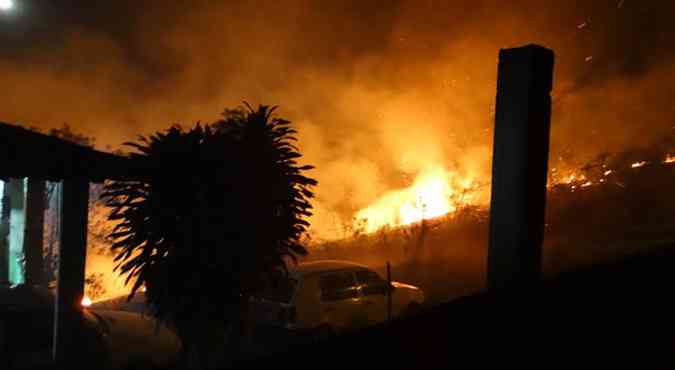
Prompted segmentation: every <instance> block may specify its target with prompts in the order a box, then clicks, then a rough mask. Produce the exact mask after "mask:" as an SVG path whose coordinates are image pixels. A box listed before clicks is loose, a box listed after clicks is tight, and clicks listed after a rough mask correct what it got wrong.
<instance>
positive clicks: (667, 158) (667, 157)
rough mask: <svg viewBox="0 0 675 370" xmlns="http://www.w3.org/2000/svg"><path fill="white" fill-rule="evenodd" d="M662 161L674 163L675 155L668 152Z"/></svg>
mask: <svg viewBox="0 0 675 370" xmlns="http://www.w3.org/2000/svg"><path fill="white" fill-rule="evenodd" d="M663 163H666V164H668V163H675V155H670V154H668V155H667V156H666V160H665V161H663Z"/></svg>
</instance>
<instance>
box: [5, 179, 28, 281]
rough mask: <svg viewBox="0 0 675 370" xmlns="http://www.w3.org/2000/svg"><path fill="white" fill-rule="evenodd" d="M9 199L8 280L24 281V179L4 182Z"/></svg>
mask: <svg viewBox="0 0 675 370" xmlns="http://www.w3.org/2000/svg"><path fill="white" fill-rule="evenodd" d="M5 191H6V193H5V194H7V196H8V200H9V213H10V215H9V235H8V241H9V256H8V257H9V282H10V283H11V284H21V283H23V282H24V265H23V262H24V254H23V235H24V228H25V227H26V226H25V225H26V179H21V178H17V179H11V180H9V181H8V182H7V183H6V184H5Z"/></svg>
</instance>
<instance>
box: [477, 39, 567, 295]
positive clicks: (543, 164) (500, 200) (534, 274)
mask: <svg viewBox="0 0 675 370" xmlns="http://www.w3.org/2000/svg"><path fill="white" fill-rule="evenodd" d="M553 62H554V55H553V52H552V51H551V50H549V49H546V48H543V47H540V46H536V45H527V46H524V47H520V48H514V49H505V50H501V51H500V53H499V72H498V73H499V75H498V82H497V106H496V114H495V130H494V152H493V163H492V202H491V209H490V239H489V246H488V271H487V280H488V289H490V290H500V289H504V288H527V287H530V286H533V285H535V284H536V283H537V282H538V281H539V279H540V276H541V249H542V243H543V235H544V210H545V207H546V174H547V171H548V153H549V136H550V122H551V96H550V92H551V87H552V81H553Z"/></svg>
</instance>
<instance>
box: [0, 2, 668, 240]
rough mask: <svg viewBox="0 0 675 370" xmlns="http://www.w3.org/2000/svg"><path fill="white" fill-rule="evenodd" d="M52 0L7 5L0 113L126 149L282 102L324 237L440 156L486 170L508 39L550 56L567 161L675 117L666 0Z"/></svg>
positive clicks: (652, 131)
mask: <svg viewBox="0 0 675 370" xmlns="http://www.w3.org/2000/svg"><path fill="white" fill-rule="evenodd" d="M44 3H48V2H38V1H33V2H30V1H25V4H27V5H26V6H24V10H23V11H22V12H21V14H19V15H16V16H15V17H14V18H13V19H10V18H9V17H7V16H5V17H4V18H0V25H1V27H0V31H1V32H2V34H1V35H2V36H0V42H1V43H3V45H5V46H7V47H3V48H2V49H3V50H2V51H1V52H0V76H2V78H1V79H0V81H2V88H1V89H0V118H1V119H2V120H4V121H9V122H16V123H21V124H24V125H31V126H37V127H42V128H47V127H55V126H60V125H61V124H62V123H64V122H68V123H69V124H70V125H71V126H73V127H74V128H75V129H76V130H77V131H80V132H82V133H84V134H85V135H89V136H95V137H96V138H97V144H98V145H99V146H101V147H105V146H106V145H110V146H111V147H112V148H114V149H116V148H118V147H119V145H120V143H121V142H123V141H126V140H129V139H134V138H135V135H138V134H149V133H151V132H153V131H154V130H159V129H163V128H165V127H167V126H169V125H170V124H173V123H182V124H185V125H190V124H193V123H194V122H196V121H198V120H201V121H205V122H209V121H213V120H215V119H217V118H218V114H219V113H220V112H221V111H222V110H223V108H225V107H232V106H235V105H238V104H240V102H241V101H242V100H247V101H249V102H250V103H252V104H257V103H263V104H278V105H280V108H279V111H278V112H279V114H280V115H282V116H284V117H286V118H289V119H291V120H292V121H294V122H295V123H296V124H297V127H298V129H299V131H300V134H299V136H300V146H301V149H302V150H303V152H304V153H305V161H306V162H307V163H310V164H314V165H316V166H317V169H316V170H315V171H314V172H313V173H312V175H313V176H315V177H316V178H317V179H318V180H319V181H320V185H319V187H318V189H317V209H316V216H315V217H314V219H313V229H314V231H315V235H316V237H318V238H321V237H329V236H334V235H336V233H340V232H342V231H341V230H342V229H343V226H344V224H345V223H349V222H350V218H351V217H353V215H354V213H355V212H356V211H357V210H359V209H361V208H363V207H365V206H367V205H369V204H372V203H373V202H374V201H375V200H376V199H377V198H378V197H379V196H381V195H382V194H384V193H386V192H387V191H389V190H393V189H397V188H400V187H403V186H406V185H409V184H410V183H411V181H412V180H413V179H414V176H415V174H417V173H419V172H420V171H423V170H424V168H425V167H426V166H428V165H430V164H441V165H443V166H445V167H447V168H449V169H451V170H453V171H457V172H458V173H461V174H462V175H463V176H467V177H471V178H475V179H476V180H477V181H483V182H484V181H489V168H490V161H491V158H490V156H491V146H490V145H491V141H492V125H493V115H494V96H495V88H496V70H497V53H498V50H499V49H500V48H506V47H514V46H519V45H523V44H527V43H539V44H542V45H545V46H547V47H550V48H552V49H554V50H555V52H556V55H557V59H556V76H555V86H554V92H553V95H554V112H553V114H554V116H553V133H552V135H553V136H552V153H551V158H552V160H553V161H554V162H556V165H557V166H559V167H561V166H575V165H577V164H578V163H583V162H584V161H586V160H588V159H590V158H592V157H594V156H596V155H598V154H600V153H603V152H611V151H618V150H621V149H623V148H626V147H632V146H636V145H645V144H646V143H649V142H650V140H652V139H653V138H654V137H655V136H658V135H664V134H666V135H672V134H673V130H672V127H673V126H675V73H673V72H674V71H673V63H672V61H673V56H674V54H675V49H673V48H672V40H673V37H674V36H675V26H674V25H673V24H672V22H670V20H669V19H668V17H669V15H671V14H673V13H674V12H675V5H673V4H672V3H671V2H661V3H659V2H656V1H654V2H649V3H648V4H645V2H639V1H631V0H625V1H618V0H611V1H609V0H607V1H601V0H597V1H571V2H569V1H568V2H562V3H560V4H557V3H556V4H551V3H549V4H546V5H542V4H541V2H537V1H533V0H532V1H529V0H527V1H526V0H519V1H511V2H508V3H505V2H503V1H487V0H486V1H480V0H473V1H433V0H426V1H421V0H419V1H418V0H415V1H412V0H410V1H403V0H400V1H368V2H366V1H319V0H295V1H284V2H275V1H242V2H232V1H227V2H225V1H223V2H215V1H177V2H159V1H140V2H139V1H118V2H114V3H113V2H110V3H108V4H96V5H86V6H85V5H83V4H84V3H85V2H82V3H81V2H78V1H74V0H71V1H63V2H58V5H57V4H56V3H57V2H54V4H44ZM99 3H100V2H99ZM86 4H90V2H86ZM558 162H560V163H558Z"/></svg>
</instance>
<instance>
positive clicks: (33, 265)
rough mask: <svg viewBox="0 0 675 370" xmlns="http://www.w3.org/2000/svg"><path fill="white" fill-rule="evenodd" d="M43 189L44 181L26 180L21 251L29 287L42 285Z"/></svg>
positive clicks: (44, 186)
mask: <svg viewBox="0 0 675 370" xmlns="http://www.w3.org/2000/svg"><path fill="white" fill-rule="evenodd" d="M45 188H46V184H45V182H44V181H40V180H34V179H28V186H27V189H26V227H25V230H24V232H25V234H24V238H23V243H24V245H23V249H24V256H25V258H26V264H25V270H26V271H25V272H26V284H29V285H40V284H44V261H43V258H42V249H43V241H44V234H43V232H44V221H45V200H46V199H45Z"/></svg>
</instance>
